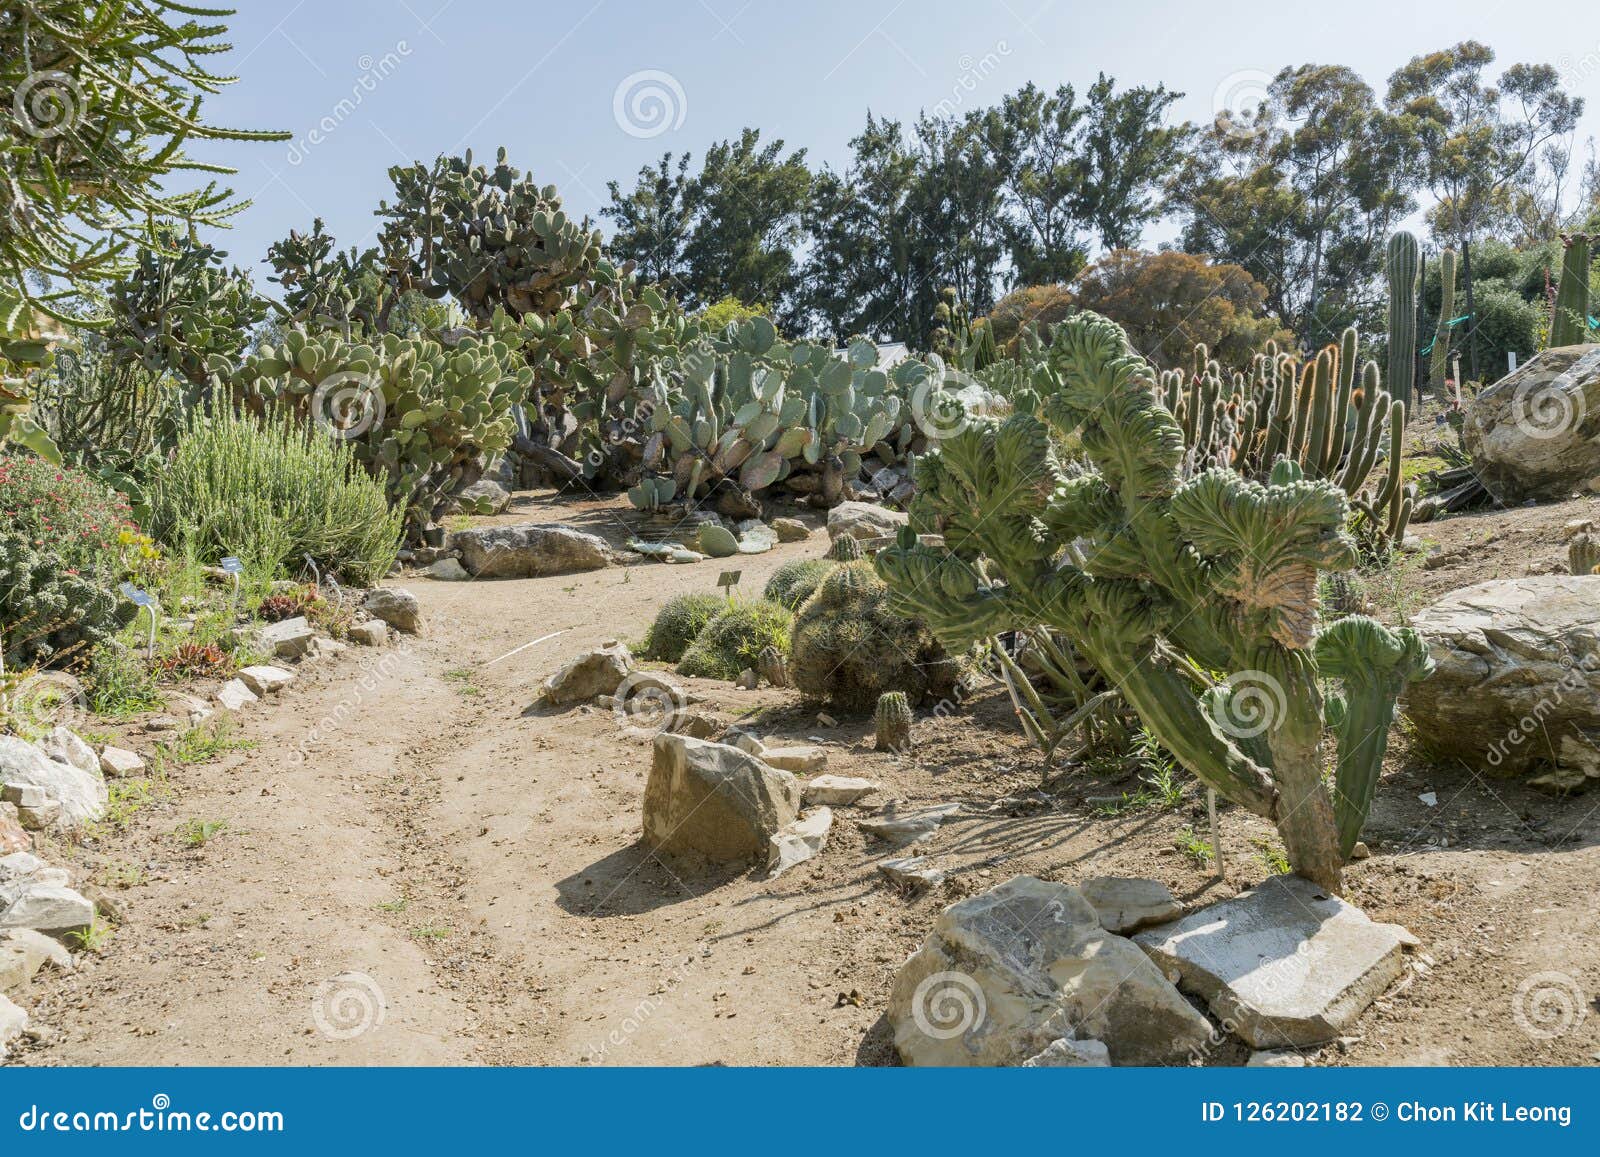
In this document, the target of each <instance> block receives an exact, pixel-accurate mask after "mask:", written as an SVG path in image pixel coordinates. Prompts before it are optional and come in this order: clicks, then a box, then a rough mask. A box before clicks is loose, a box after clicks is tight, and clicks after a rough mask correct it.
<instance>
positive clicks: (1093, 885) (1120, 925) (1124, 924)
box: [1078, 876, 1183, 934]
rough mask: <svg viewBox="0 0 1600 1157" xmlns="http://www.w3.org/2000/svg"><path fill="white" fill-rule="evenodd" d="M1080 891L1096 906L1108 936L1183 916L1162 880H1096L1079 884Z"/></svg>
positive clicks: (1109, 878)
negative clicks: (1112, 933) (1110, 933)
mask: <svg viewBox="0 0 1600 1157" xmlns="http://www.w3.org/2000/svg"><path fill="white" fill-rule="evenodd" d="M1078 891H1080V892H1082V893H1083V898H1084V899H1085V900H1087V901H1089V903H1091V904H1093V905H1094V910H1095V912H1096V913H1097V914H1098V915H1099V917H1100V927H1102V928H1104V929H1105V930H1106V931H1107V932H1121V933H1124V934H1126V933H1129V932H1133V931H1136V930H1138V929H1140V928H1148V927H1150V926H1151V925H1152V924H1165V923H1166V922H1167V921H1168V920H1176V919H1177V918H1178V917H1179V916H1182V915H1183V905H1182V904H1180V903H1178V901H1177V900H1175V899H1174V898H1173V896H1172V890H1171V889H1170V888H1168V887H1167V886H1166V885H1165V884H1163V883H1162V882H1161V881H1160V880H1142V879H1134V878H1130V877H1126V876H1096V877H1094V879H1092V880H1085V881H1084V882H1083V883H1081V884H1079V885H1078Z"/></svg>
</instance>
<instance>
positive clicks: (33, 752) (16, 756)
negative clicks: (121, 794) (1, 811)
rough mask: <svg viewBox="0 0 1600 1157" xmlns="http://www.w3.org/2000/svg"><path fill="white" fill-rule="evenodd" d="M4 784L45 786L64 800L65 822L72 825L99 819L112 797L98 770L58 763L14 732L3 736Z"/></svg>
mask: <svg viewBox="0 0 1600 1157" xmlns="http://www.w3.org/2000/svg"><path fill="white" fill-rule="evenodd" d="M0 784H23V785H31V786H33V787H39V788H43V789H44V792H45V794H46V795H47V796H48V797H49V798H50V799H53V800H56V801H57V802H59V803H60V804H61V824H62V826H63V827H68V828H75V827H77V826H78V825H79V824H82V823H86V822H88V821H89V820H94V819H99V818H100V815H101V813H102V812H104V811H105V806H106V801H107V800H108V799H109V798H110V793H109V792H108V791H107V790H106V781H105V779H104V778H102V777H101V775H100V772H99V771H98V770H95V771H84V770H83V769H82V768H79V767H73V766H72V765H71V764H70V763H58V762H56V761H55V760H53V759H51V758H50V757H49V756H47V755H46V754H45V753H44V752H42V751H40V750H39V749H38V748H37V747H35V746H34V745H33V744H31V743H27V742H25V741H23V740H21V739H16V738H13V737H11V736H0Z"/></svg>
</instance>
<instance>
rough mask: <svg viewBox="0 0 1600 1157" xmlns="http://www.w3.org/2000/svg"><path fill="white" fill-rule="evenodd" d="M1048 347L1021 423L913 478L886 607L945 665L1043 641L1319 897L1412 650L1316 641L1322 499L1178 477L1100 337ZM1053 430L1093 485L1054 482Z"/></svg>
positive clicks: (1087, 323) (1389, 642)
mask: <svg viewBox="0 0 1600 1157" xmlns="http://www.w3.org/2000/svg"><path fill="white" fill-rule="evenodd" d="M1056 341H1057V344H1058V346H1059V353H1060V355H1061V356H1060V358H1059V360H1058V361H1057V363H1056V365H1054V366H1052V367H1051V373H1052V374H1053V375H1054V376H1055V379H1056V380H1055V381H1054V382H1053V383H1052V387H1053V388H1051V389H1050V390H1049V393H1048V397H1047V398H1046V400H1045V401H1044V403H1043V406H1042V408H1041V412H1042V414H1043V419H1042V420H1041V419H1040V418H1039V417H1035V416H1034V414H1032V413H1028V412H1018V413H1015V414H1013V415H1011V416H1010V417H1008V418H1006V419H1004V420H1003V421H999V420H996V419H993V418H979V419H975V420H974V421H973V422H972V423H971V424H970V425H969V426H968V428H967V429H965V430H963V431H962V432H960V433H959V434H957V435H955V436H953V437H949V438H946V439H944V440H943V441H942V442H941V443H940V444H939V446H938V447H937V448H936V449H934V450H933V451H931V452H930V453H929V454H927V455H925V456H923V457H921V458H919V459H918V460H917V466H916V482H917V490H918V493H917V497H916V498H915V499H914V501H913V503H912V508H911V524H910V525H909V526H906V527H903V528H902V529H901V531H900V533H899V536H898V538H897V541H896V544H895V545H894V546H893V547H891V548H890V549H888V550H885V551H881V552H879V554H878V555H877V558H876V560H875V565H876V567H877V569H878V572H879V574H880V575H882V576H883V578H884V579H885V581H886V582H888V584H889V588H890V595H891V605H893V606H895V607H896V608H897V609H899V610H900V612H901V613H910V614H916V615H919V616H921V617H922V618H923V619H924V621H926V622H927V623H928V624H929V625H930V626H931V627H932V628H933V630H934V633H935V634H936V635H937V636H938V637H939V638H940V639H941V640H942V641H943V642H944V643H945V644H946V645H947V646H959V645H963V644H968V643H971V642H973V641H975V640H980V639H985V638H990V637H992V636H994V635H997V634H1000V633H1002V632H1004V631H1008V630H1031V629H1034V628H1036V627H1039V626H1041V625H1044V626H1048V627H1050V628H1051V629H1054V630H1058V631H1060V632H1061V633H1062V634H1063V635H1065V636H1066V638H1067V639H1068V640H1069V641H1070V642H1071V643H1072V645H1073V647H1074V648H1075V649H1076V650H1077V652H1078V653H1079V654H1081V655H1083V656H1084V657H1085V658H1086V659H1087V660H1088V661H1089V662H1091V663H1093V664H1094V666H1095V667H1096V668H1098V670H1099V671H1100V673H1101V674H1102V675H1103V676H1104V677H1105V678H1106V680H1107V681H1108V682H1110V683H1111V684H1112V685H1114V686H1116V687H1117V688H1118V689H1119V691H1120V693H1121V696H1122V698H1123V700H1124V701H1125V702H1126V703H1127V704H1128V705H1129V706H1130V707H1131V708H1132V709H1133V710H1134V711H1136V712H1137V713H1138V715H1139V717H1140V719H1141V721H1142V722H1143V723H1144V725H1145V727H1147V728H1148V729H1149V730H1150V731H1151V732H1152V733H1153V734H1154V735H1155V736H1156V738H1157V739H1159V740H1160V742H1161V743H1162V745H1163V746H1164V747H1166V748H1167V749H1168V750H1169V751H1171V752H1172V754H1173V755H1174V756H1175V757H1176V758H1177V759H1178V760H1179V762H1181V763H1182V764H1183V765H1184V766H1185V767H1187V768H1188V769H1189V770H1190V771H1192V772H1194V774H1195V775H1197V776H1198V777H1199V778H1200V779H1202V780H1203V781H1204V782H1205V783H1206V784H1207V785H1208V786H1210V787H1213V788H1215V789H1216V790H1217V791H1218V792H1220V793H1222V794H1223V795H1224V796H1226V797H1227V798H1229V799H1230V800H1232V801H1234V802H1235V803H1238V804H1239V805H1241V806H1243V807H1246V808H1249V809H1250V810H1252V811H1254V812H1255V813H1256V814H1258V815H1261V816H1264V817H1266V818H1268V819H1270V820H1272V821H1273V822H1274V823H1275V824H1277V826H1278V830H1279V833H1280V835H1281V836H1282V837H1283V840H1284V844H1285V846H1286V847H1287V848H1288V850H1289V858H1290V863H1291V864H1292V865H1293V867H1294V870H1295V871H1296V872H1299V873H1300V874H1301V875H1303V876H1306V877H1307V878H1309V879H1311V880H1314V881H1316V882H1317V883H1319V884H1321V885H1322V886H1324V887H1327V888H1331V889H1334V890H1337V889H1338V888H1339V886H1340V876H1341V867H1342V863H1343V859H1344V856H1345V855H1346V854H1348V852H1349V850H1350V848H1351V847H1353V846H1354V844H1355V841H1356V839H1357V838H1358V837H1359V834H1360V830H1361V826H1362V824H1363V823H1364V822H1365V819H1366V815H1367V811H1368V808H1369V807H1370V805H1371V801H1372V795H1373V791H1374V789H1375V786H1376V783H1377V777H1378V770H1379V767H1380V766H1381V763H1382V758H1383V753H1384V751H1385V749H1386V747H1387V744H1388V729H1389V724H1390V722H1391V721H1392V719H1393V714H1394V709H1395V702H1396V700H1397V698H1398V695H1399V693H1400V691H1401V690H1402V689H1403V688H1404V687H1405V686H1406V684H1407V683H1408V682H1410V681H1412V680H1414V679H1417V678H1419V677H1422V676H1424V675H1426V674H1427V673H1428V672H1429V671H1430V670H1431V663H1430V661H1429V659H1428V653H1427V648H1426V647H1425V646H1424V645H1423V644H1422V641H1421V640H1420V639H1419V638H1418V637H1417V635H1416V633H1415V632H1413V631H1410V630H1399V631H1393V630H1390V629H1389V628H1387V627H1385V626H1383V625H1382V624H1380V623H1378V622H1376V621H1374V620H1372V619H1369V618H1364V617H1360V616H1353V617H1350V618H1346V619H1342V620H1340V621H1338V622H1336V623H1334V624H1332V625H1331V626H1329V627H1327V628H1326V629H1321V630H1319V621H1318V605H1317V595H1316V590H1317V577H1318V574H1319V573H1320V572H1337V571H1341V570H1346V569H1348V568H1349V567H1351V566H1352V565H1353V564H1354V562H1355V557H1356V551H1355V544H1354V542H1353V540H1352V539H1351V538H1350V536H1349V534H1348V533H1347V532H1346V530H1345V519H1346V515H1347V512H1348V506H1349V501H1348V499H1347V497H1346V495H1345V492H1344V491H1343V490H1342V489H1341V488H1340V487H1339V486H1337V485H1335V484H1334V483H1333V482H1331V481H1329V480H1327V479H1307V478H1305V477H1304V475H1303V473H1302V471H1301V469H1300V467H1299V466H1298V465H1297V464H1296V463H1295V462H1294V461H1292V460H1287V459H1286V460H1281V461H1279V462H1278V463H1277V464H1276V465H1275V466H1274V467H1273V469H1272V472H1271V475H1270V478H1269V481H1268V483H1267V484H1265V485H1263V484H1262V483H1260V482H1254V481H1250V480H1248V479H1246V478H1243V477H1241V476H1240V475H1239V474H1238V473H1236V472H1234V471H1232V470H1227V469H1217V468H1213V469H1210V470H1206V471H1204V472H1203V473H1200V474H1197V475H1195V476H1192V477H1189V478H1187V479H1186V478H1184V477H1183V473H1182V466H1183V463H1184V461H1185V459H1186V457H1187V453H1188V450H1187V448H1186V447H1185V445H1184V442H1183V437H1182V428H1181V427H1180V426H1179V425H1178V423H1177V421H1176V420H1175V419H1174V418H1173V416H1172V415H1171V413H1170V412H1169V411H1168V410H1167V409H1166V408H1165V407H1164V406H1163V405H1161V402H1160V399H1159V395H1158V389H1159V385H1158V380H1157V374H1156V372H1155V371H1154V370H1153V369H1152V368H1151V367H1150V365H1149V364H1148V363H1147V362H1145V361H1144V359H1143V358H1141V357H1139V356H1138V355H1137V354H1135V353H1134V352H1133V351H1132V350H1131V348H1130V347H1129V345H1128V340H1127V335H1126V334H1125V333H1123V331H1122V329H1121V327H1119V326H1117V325H1115V324H1113V323H1111V322H1109V321H1107V320H1105V319H1104V318H1102V317H1099V316H1097V315H1095V314H1093V313H1081V314H1078V315H1076V316H1074V317H1072V318H1070V319H1068V320H1067V321H1064V322H1062V323H1061V324H1060V326H1059V327H1058V328H1057V331H1056ZM1329 369H1331V366H1330V367H1329ZM1374 372H1375V371H1374ZM1303 428H1305V429H1309V428H1310V425H1309V424H1307V425H1305V426H1304V427H1303ZM1069 432H1070V433H1072V434H1073V435H1075V436H1076V437H1077V438H1078V439H1079V442H1080V444H1081V445H1082V446H1083V448H1084V450H1085V451H1086V453H1087V454H1088V456H1089V458H1090V460H1091V462H1092V463H1093V465H1094V466H1095V467H1096V468H1097V471H1098V472H1097V473H1088V474H1081V475H1078V476H1075V477H1068V476H1067V475H1066V474H1065V472H1063V470H1062V469H1061V467H1060V465H1059V463H1058V461H1057V459H1056V457H1055V450H1054V444H1055V441H1056V440H1058V439H1062V438H1064V437H1065V436H1066V435H1067V434H1068V433H1069ZM977 512H981V516H976V514H977ZM919 533H927V534H943V535H944V539H943V542H944V543H945V545H944V546H942V547H935V546H932V545H928V544H924V543H921V542H920V541H919V538H918V535H919ZM1205 672H1229V673H1231V674H1229V676H1228V678H1227V679H1225V680H1224V681H1222V682H1215V681H1213V679H1212V678H1211V677H1209V676H1207V675H1206V674H1205ZM1325 681H1331V684H1332V685H1331V686H1330V688H1329V690H1328V691H1327V692H1326V693H1325V692H1324V687H1323V685H1324V682H1325ZM1328 729H1331V730H1332V731H1333V732H1334V733H1335V735H1336V737H1337V768H1336V774H1335V780H1334V790H1333V793H1332V797H1331V798H1330V796H1329V793H1328V791H1327V789H1326V788H1325V787H1324V786H1323V782H1322V767H1321V760H1320V757H1319V745H1320V743H1321V740H1322V737H1323V733H1324V731H1325V730H1328Z"/></svg>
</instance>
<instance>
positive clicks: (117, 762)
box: [100, 744, 144, 776]
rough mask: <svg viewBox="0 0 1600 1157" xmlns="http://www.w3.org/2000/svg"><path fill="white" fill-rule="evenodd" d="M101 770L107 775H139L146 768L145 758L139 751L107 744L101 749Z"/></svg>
mask: <svg viewBox="0 0 1600 1157" xmlns="http://www.w3.org/2000/svg"><path fill="white" fill-rule="evenodd" d="M100 770H101V771H103V772H105V774H107V775H115V776H129V775H138V774H139V773H140V772H141V771H143V770H144V758H143V757H142V756H141V755H140V754H139V753H138V752H137V751H129V750H128V749H127V748H126V747H113V746H111V745H110V744H107V745H106V746H105V747H102V748H101V749H100Z"/></svg>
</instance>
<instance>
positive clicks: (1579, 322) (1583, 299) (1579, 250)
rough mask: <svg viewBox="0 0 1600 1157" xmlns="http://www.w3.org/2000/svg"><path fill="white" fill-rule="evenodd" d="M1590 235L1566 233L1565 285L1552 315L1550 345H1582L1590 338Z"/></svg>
mask: <svg viewBox="0 0 1600 1157" xmlns="http://www.w3.org/2000/svg"><path fill="white" fill-rule="evenodd" d="M1593 240H1594V238H1592V237H1591V236H1590V235H1589V234H1587V233H1573V234H1563V235H1562V237H1561V242H1562V244H1563V245H1564V246H1565V247H1566V248H1565V250H1564V252H1563V254H1562V257H1561V283H1560V284H1559V285H1558V286H1557V287H1556V302H1555V307H1554V309H1553V311H1552V313H1551V315H1550V345H1551V346H1552V347H1555V346H1564V345H1578V344H1579V343H1580V342H1584V341H1587V340H1588V339H1589V260H1590V249H1589V246H1590V243H1591V242H1592V241H1593Z"/></svg>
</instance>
